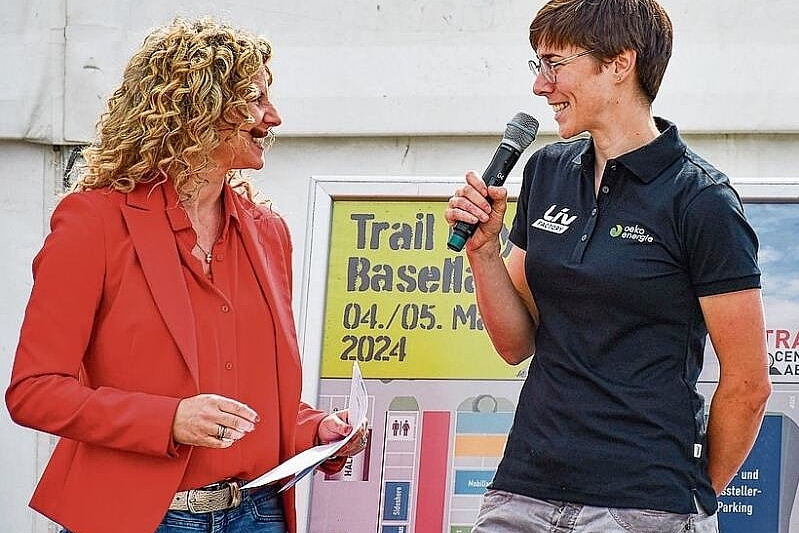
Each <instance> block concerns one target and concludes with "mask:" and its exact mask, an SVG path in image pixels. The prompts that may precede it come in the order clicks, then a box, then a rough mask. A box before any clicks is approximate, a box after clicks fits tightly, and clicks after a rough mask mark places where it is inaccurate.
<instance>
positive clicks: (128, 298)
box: [6, 20, 364, 533]
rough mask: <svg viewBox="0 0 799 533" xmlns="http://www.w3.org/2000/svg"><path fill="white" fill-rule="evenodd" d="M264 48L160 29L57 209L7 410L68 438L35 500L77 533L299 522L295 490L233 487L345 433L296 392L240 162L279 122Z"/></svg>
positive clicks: (241, 35) (282, 260)
mask: <svg viewBox="0 0 799 533" xmlns="http://www.w3.org/2000/svg"><path fill="white" fill-rule="evenodd" d="M271 53H272V50H271V46H270V44H269V42H268V41H266V40H265V39H263V38H261V37H258V36H256V35H252V34H250V33H248V32H246V31H242V30H239V29H236V28H232V27H229V26H226V25H223V24H220V23H218V22H215V21H212V20H201V21H185V20H176V21H174V22H173V23H172V24H170V25H168V26H165V27H163V28H159V29H157V30H155V31H154V32H152V33H151V34H150V35H149V36H148V37H147V38H146V39H145V40H144V43H143V45H142V46H141V48H140V49H139V50H138V51H137V52H136V53H135V54H134V56H133V57H132V58H131V60H130V61H129V63H128V65H127V67H126V69H125V72H124V77H123V80H122V84H121V86H120V87H119V88H118V89H117V90H116V91H115V92H114V93H113V95H112V96H111V98H110V99H109V102H108V110H107V112H106V113H105V114H104V115H103V116H102V118H101V120H100V123H99V131H98V139H97V142H96V143H95V144H94V145H93V146H91V147H89V148H87V149H86V150H85V151H84V157H85V160H86V167H85V170H84V172H83V174H82V176H81V178H80V180H79V181H78V183H77V184H76V186H75V191H73V192H71V193H70V194H68V195H66V196H65V197H64V198H63V199H62V201H61V202H60V203H59V205H58V207H57V208H56V210H55V212H54V213H53V216H52V220H51V233H50V234H49V236H48V237H47V239H46V240H45V243H44V246H43V248H42V250H41V251H40V252H39V254H38V255H37V257H36V258H35V259H34V263H33V266H34V285H33V291H32V294H31V297H30V300H29V302H28V306H27V310H26V313H25V319H24V322H23V325H22V329H21V333H20V340H19V346H18V348H17V352H16V358H15V362H14V368H13V374H12V378H11V384H10V386H9V388H8V390H7V392H6V403H7V405H8V409H9V412H10V413H11V416H12V417H13V419H14V420H15V421H16V422H18V423H20V424H22V425H25V426H29V427H32V428H35V429H38V430H41V431H45V432H48V433H52V434H55V435H58V436H60V437H61V439H60V440H59V443H58V445H57V447H56V449H55V451H54V453H53V456H52V458H51V460H50V463H49V465H48V467H47V469H46V470H45V472H44V474H43V476H42V478H41V480H40V482H39V485H38V487H37V489H36V492H35V493H34V495H33V498H32V500H31V506H32V507H33V508H35V509H36V510H38V511H40V512H41V513H43V514H44V515H46V516H48V517H50V518H51V519H52V520H54V521H56V522H58V523H59V524H61V525H62V526H63V527H64V528H66V530H68V531H72V532H76V533H110V532H116V533H153V532H154V531H157V532H158V533H167V532H173V531H176V530H177V529H175V528H178V529H179V530H180V531H184V532H185V531H208V530H210V529H209V528H210V527H213V528H214V529H213V530H214V531H219V532H228V533H239V532H245V531H246V532H269V533H273V532H280V533H283V532H285V531H290V532H293V531H294V530H295V511H294V500H293V497H294V496H293V492H292V490H287V491H285V492H283V493H281V494H280V495H278V494H277V490H276V488H275V487H272V486H267V487H265V488H260V489H250V490H243V491H242V490H240V487H241V485H242V484H243V483H244V482H246V481H247V480H251V479H253V478H255V477H257V476H258V475H260V474H262V473H264V472H265V471H267V470H269V469H271V468H272V467H274V466H275V465H277V464H278V463H280V462H282V461H284V460H285V459H287V458H288V457H290V456H292V455H294V454H295V453H297V452H298V451H301V450H303V449H306V448H309V447H310V446H312V445H313V444H314V443H318V442H327V441H333V440H338V439H341V438H342V437H343V436H344V435H346V434H348V433H349V432H350V431H352V430H353V428H352V427H351V425H350V424H348V423H347V417H346V412H344V413H343V414H342V413H341V412H340V413H338V414H326V413H324V412H321V411H317V410H314V409H311V408H310V407H309V406H308V405H306V404H304V403H302V402H301V401H300V387H301V382H302V379H301V368H300V360H299V355H298V346H297V340H296V336H295V325H294V320H293V318H292V308H291V270H290V268H291V267H290V265H291V257H290V255H291V243H290V240H289V235H288V231H287V226H286V224H285V222H284V221H283V219H282V218H281V217H280V216H279V215H277V214H276V213H275V212H274V211H272V210H271V209H270V208H269V207H268V206H265V205H260V204H257V203H255V202H254V201H253V198H252V192H251V189H250V187H249V184H248V183H247V182H246V180H244V179H243V178H242V177H241V176H240V174H239V173H238V172H237V170H239V169H248V168H254V169H259V168H261V167H262V166H263V152H264V149H265V144H266V141H267V140H268V139H270V138H271V136H272V128H273V127H275V126H278V125H279V124H280V123H281V119H280V116H279V115H278V112H277V110H276V109H275V107H274V105H273V104H272V102H271V101H270V99H269V86H270V83H271V81H272V74H271V71H270V70H269V66H268V62H269V59H270V57H271ZM357 431H363V428H358V429H357ZM363 445H364V442H363V439H353V440H352V441H351V442H350V443H348V444H347V445H346V446H345V447H344V448H343V449H342V451H341V452H340V453H341V455H342V456H344V455H352V454H355V453H358V452H360V451H361V450H362V449H363ZM342 465H343V462H342V461H341V460H337V461H330V462H328V463H326V464H325V465H324V466H325V468H326V470H331V471H333V470H336V469H340V468H341V466H342Z"/></svg>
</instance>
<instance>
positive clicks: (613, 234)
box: [610, 224, 624, 237]
mask: <svg viewBox="0 0 799 533" xmlns="http://www.w3.org/2000/svg"><path fill="white" fill-rule="evenodd" d="M623 229H624V228H622V226H621V224H616V225H615V226H613V227H612V228H610V236H611V237H618V236H619V235H621V232H622V231H623Z"/></svg>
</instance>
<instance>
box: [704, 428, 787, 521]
mask: <svg viewBox="0 0 799 533" xmlns="http://www.w3.org/2000/svg"><path fill="white" fill-rule="evenodd" d="M796 430H797V426H796V424H795V423H794V422H793V420H791V419H790V418H789V417H787V416H785V415H783V414H767V415H766V416H765V418H764V419H763V425H762V426H761V428H760V433H759V435H758V437H757V440H756V441H755V445H754V447H753V448H752V451H751V452H750V453H749V456H748V457H747V459H746V461H745V462H744V464H743V466H742V467H741V468H740V470H739V471H738V473H737V474H736V476H735V478H734V479H733V480H732V481H731V482H730V484H729V485H728V486H727V488H726V489H724V492H723V493H722V494H721V496H719V508H718V513H719V528H720V530H721V531H723V532H724V533H788V531H789V528H790V526H789V520H790V513H791V508H792V503H793V499H794V495H795V493H796V475H795V474H796V464H795V463H796V462H795V461H794V460H792V458H793V457H794V456H796V453H797V450H795V449H793V448H794V447H795V446H796V440H795V435H796V432H797V431H796Z"/></svg>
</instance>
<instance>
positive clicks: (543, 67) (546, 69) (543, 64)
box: [527, 50, 594, 83]
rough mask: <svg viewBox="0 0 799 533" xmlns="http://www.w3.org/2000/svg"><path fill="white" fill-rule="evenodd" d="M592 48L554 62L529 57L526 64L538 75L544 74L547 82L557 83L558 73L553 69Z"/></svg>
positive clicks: (586, 53) (589, 52)
mask: <svg viewBox="0 0 799 533" xmlns="http://www.w3.org/2000/svg"><path fill="white" fill-rule="evenodd" d="M593 52H594V51H593V50H586V51H585V52H580V53H579V54H574V55H573V56H569V57H564V58H563V59H561V60H560V61H555V62H554V63H553V62H551V61H550V60H549V59H546V58H540V57H538V56H536V58H537V59H538V61H536V60H535V59H529V60H528V61H527V66H529V67H530V70H531V71H532V72H533V74H535V75H536V76H538V75H539V74H543V75H544V79H545V80H547V81H548V82H549V83H557V82H558V74H557V71H556V70H555V69H556V68H557V67H560V66H562V65H565V64H566V63H568V62H570V61H574V60H575V59H577V58H578V57H583V56H586V55H588V54H591V53H593Z"/></svg>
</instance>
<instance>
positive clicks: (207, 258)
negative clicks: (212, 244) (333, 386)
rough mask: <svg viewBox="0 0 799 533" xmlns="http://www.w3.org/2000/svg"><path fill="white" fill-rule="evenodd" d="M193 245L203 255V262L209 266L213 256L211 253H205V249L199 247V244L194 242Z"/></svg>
mask: <svg viewBox="0 0 799 533" xmlns="http://www.w3.org/2000/svg"><path fill="white" fill-rule="evenodd" d="M194 245H195V246H196V247H197V248H198V249H199V250H200V251H201V252H202V253H203V254H205V262H206V263H208V264H209V265H210V264H211V261H213V259H214V256H213V255H212V254H211V252H208V251H206V250H205V248H203V247H202V246H200V243H199V242H195V243H194Z"/></svg>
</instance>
